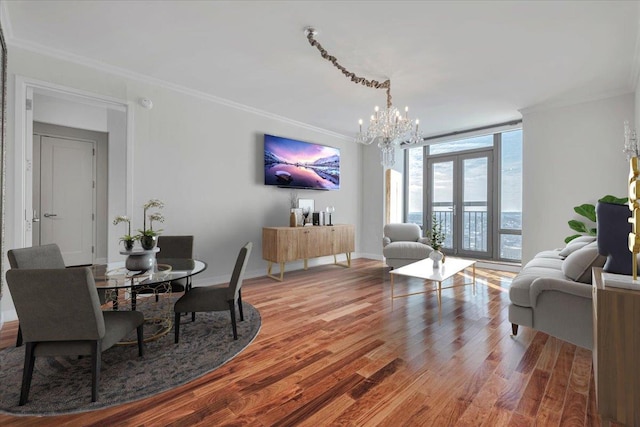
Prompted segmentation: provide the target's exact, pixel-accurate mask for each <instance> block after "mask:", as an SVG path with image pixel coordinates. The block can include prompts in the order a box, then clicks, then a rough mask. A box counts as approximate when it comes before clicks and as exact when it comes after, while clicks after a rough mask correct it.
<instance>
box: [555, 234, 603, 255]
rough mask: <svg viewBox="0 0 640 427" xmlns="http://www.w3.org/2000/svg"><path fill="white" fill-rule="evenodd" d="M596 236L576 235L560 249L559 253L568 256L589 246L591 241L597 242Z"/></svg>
mask: <svg viewBox="0 0 640 427" xmlns="http://www.w3.org/2000/svg"><path fill="white" fill-rule="evenodd" d="M595 241H596V237H595V236H580V237H576V238H575V239H573V240H572V241H570V242H569V243H568V244H567V246H565V248H564V249H562V250H561V251H560V253H559V254H558V255H560V256H561V257H568V256H569V255H571V254H572V253H574V252H575V251H577V250H578V249H582V248H584V247H585V246H587V245H588V244H589V243H592V242H595Z"/></svg>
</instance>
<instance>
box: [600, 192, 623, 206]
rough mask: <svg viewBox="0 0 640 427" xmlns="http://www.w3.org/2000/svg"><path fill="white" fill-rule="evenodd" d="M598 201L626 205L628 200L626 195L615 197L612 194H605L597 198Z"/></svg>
mask: <svg viewBox="0 0 640 427" xmlns="http://www.w3.org/2000/svg"><path fill="white" fill-rule="evenodd" d="M598 201H599V202H604V203H613V204H616V205H626V204H627V202H628V201H629V198H628V197H616V196H612V195H610V194H607V195H606V196H604V197H603V198H602V199H600V200H598Z"/></svg>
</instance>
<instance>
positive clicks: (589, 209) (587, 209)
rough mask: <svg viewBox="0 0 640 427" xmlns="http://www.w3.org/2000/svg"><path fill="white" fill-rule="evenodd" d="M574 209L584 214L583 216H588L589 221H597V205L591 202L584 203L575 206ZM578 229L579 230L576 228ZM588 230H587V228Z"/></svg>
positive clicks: (579, 213)
mask: <svg viewBox="0 0 640 427" xmlns="http://www.w3.org/2000/svg"><path fill="white" fill-rule="evenodd" d="M573 210H574V211H575V212H576V213H577V214H578V215H582V216H583V217H585V218H587V219H588V220H589V221H592V222H596V207H595V206H593V205H591V204H589V203H585V204H583V205H580V206H576V207H575V208H573ZM576 231H578V230H576ZM585 232H586V230H585Z"/></svg>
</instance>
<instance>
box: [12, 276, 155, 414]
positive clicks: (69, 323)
mask: <svg viewBox="0 0 640 427" xmlns="http://www.w3.org/2000/svg"><path fill="white" fill-rule="evenodd" d="M7 284H8V285H9V290H10V292H11V297H12V298H13V303H14V305H15V307H16V311H17V313H18V319H19V320H20V325H21V327H22V335H23V338H24V342H25V344H26V345H25V347H26V350H25V358H24V370H23V372H22V387H21V390H20V403H19V404H20V405H24V404H25V403H27V401H28V400H29V389H30V388H31V378H32V376H33V367H34V364H35V358H36V357H40V356H73V355H91V371H92V374H91V377H92V378H91V379H92V381H91V383H92V385H91V401H92V402H96V401H97V400H98V388H99V384H100V365H101V360H102V356H101V355H102V352H103V351H105V350H107V349H109V348H110V347H112V346H113V345H114V344H115V343H117V342H118V341H120V340H121V339H122V338H124V337H125V336H127V335H128V334H129V333H130V332H131V331H133V330H134V329H136V330H137V336H138V355H139V356H142V355H143V353H144V343H143V325H144V316H143V315H142V313H140V312H137V311H102V310H101V309H100V301H99V300H98V292H97V290H96V284H95V282H94V279H93V274H92V273H91V270H90V269H88V268H86V267H83V268H67V269H60V268H56V269H11V270H9V271H8V272H7Z"/></svg>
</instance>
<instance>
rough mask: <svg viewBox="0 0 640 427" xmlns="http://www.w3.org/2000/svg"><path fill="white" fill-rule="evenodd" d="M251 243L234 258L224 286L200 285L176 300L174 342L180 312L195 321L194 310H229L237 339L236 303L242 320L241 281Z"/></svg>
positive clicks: (178, 335)
mask: <svg viewBox="0 0 640 427" xmlns="http://www.w3.org/2000/svg"><path fill="white" fill-rule="evenodd" d="M252 247H253V243H251V242H248V243H246V244H245V245H244V246H243V247H242V249H240V253H239V254H238V258H237V259H236V265H235V267H234V269H233V274H232V275H231V281H230V282H229V285H228V286H226V287H219V286H202V287H194V288H191V289H190V290H189V291H187V292H185V294H184V295H183V296H181V297H180V299H178V301H176V303H175V305H174V307H173V311H174V312H175V316H174V317H175V323H174V327H175V330H174V332H175V342H176V344H177V343H178V341H179V340H180V317H181V313H186V312H191V313H192V314H191V321H192V322H193V321H195V313H196V312H208V311H226V310H229V313H230V314H231V327H232V329H233V339H234V340H237V339H238V328H237V325H236V310H235V306H236V303H237V304H238V311H239V312H240V320H241V321H242V320H244V313H243V312H242V292H241V288H242V281H243V279H244V272H245V269H246V268H247V262H248V260H249V255H251V248H252Z"/></svg>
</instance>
